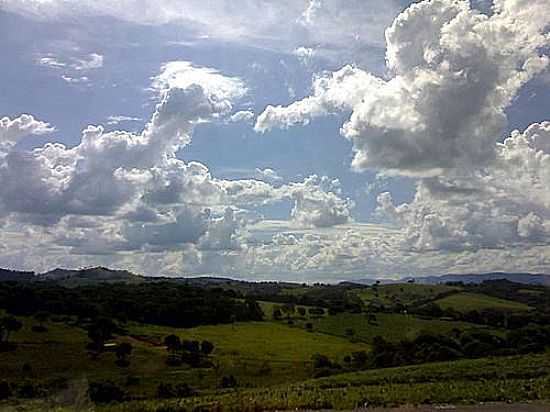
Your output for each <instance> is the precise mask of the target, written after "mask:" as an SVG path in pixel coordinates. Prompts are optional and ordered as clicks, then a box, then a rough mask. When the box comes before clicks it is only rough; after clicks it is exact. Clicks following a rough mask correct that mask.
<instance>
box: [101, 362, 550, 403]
mask: <svg viewBox="0 0 550 412" xmlns="http://www.w3.org/2000/svg"><path fill="white" fill-rule="evenodd" d="M549 368H550V356H549V355H535V356H523V357H518V356H516V357H507V358H494V359H493V358H490V359H476V360H461V361H455V362H441V363H433V364H427V365H418V366H408V367H400V368H389V369H379V370H371V371H365V372H357V373H348V374H341V375H337V376H333V377H328V378H322V379H316V380H310V381H306V382H304V383H301V384H294V385H280V386H277V387H272V388H265V389H257V390H231V391H226V392H224V393H217V394H216V393H212V394H206V395H204V396H201V397H195V398H189V399H182V400H177V401H165V402H130V403H126V404H120V405H112V406H108V407H104V408H103V409H102V410H104V411H109V412H110V411H113V412H126V411H136V412H140V411H143V412H146V411H147V412H153V411H161V410H165V411H193V410H204V411H210V410H212V411H255V410H281V409H283V410H284V409H287V410H290V409H330V408H332V409H353V408H355V407H358V406H366V405H368V406H393V405H400V404H425V403H461V404H469V403H477V402H488V401H502V402H517V401H525V400H539V399H549V398H550V376H549V370H550V369H549Z"/></svg>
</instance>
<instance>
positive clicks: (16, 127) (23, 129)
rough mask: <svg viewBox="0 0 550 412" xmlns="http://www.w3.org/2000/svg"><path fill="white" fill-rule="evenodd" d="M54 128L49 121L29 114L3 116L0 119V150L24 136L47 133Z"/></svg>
mask: <svg viewBox="0 0 550 412" xmlns="http://www.w3.org/2000/svg"><path fill="white" fill-rule="evenodd" d="M54 130H55V128H54V127H52V126H50V124H49V123H46V122H43V121H40V120H36V119H35V118H34V117H33V116H31V115H29V114H22V115H21V116H19V117H16V118H14V119H10V118H9V117H3V118H1V119H0V152H1V151H2V150H6V147H7V146H13V145H15V144H16V143H17V142H18V141H19V140H20V139H21V138H23V137H25V136H28V135H41V134H47V133H51V132H53V131H54Z"/></svg>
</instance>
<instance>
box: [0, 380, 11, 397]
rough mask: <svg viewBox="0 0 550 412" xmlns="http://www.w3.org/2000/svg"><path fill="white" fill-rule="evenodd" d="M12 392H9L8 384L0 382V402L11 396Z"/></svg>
mask: <svg viewBox="0 0 550 412" xmlns="http://www.w3.org/2000/svg"><path fill="white" fill-rule="evenodd" d="M12 394H13V391H12V390H11V387H10V384H9V383H8V382H6V381H1V382H0V401H2V400H4V399H8V398H9V397H10V396H12Z"/></svg>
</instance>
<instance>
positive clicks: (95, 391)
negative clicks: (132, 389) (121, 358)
mask: <svg viewBox="0 0 550 412" xmlns="http://www.w3.org/2000/svg"><path fill="white" fill-rule="evenodd" d="M89 394H90V399H91V400H92V401H93V402H95V403H110V402H121V401H123V400H124V396H125V394H124V391H123V390H122V389H121V388H119V387H118V386H117V385H116V384H114V383H113V382H111V381H105V382H92V383H90V388H89Z"/></svg>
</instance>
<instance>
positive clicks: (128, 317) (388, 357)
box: [0, 279, 550, 411]
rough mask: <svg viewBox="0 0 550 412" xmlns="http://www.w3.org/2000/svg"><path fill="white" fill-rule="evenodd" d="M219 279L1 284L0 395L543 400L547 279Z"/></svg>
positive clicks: (223, 406) (138, 403)
mask: <svg viewBox="0 0 550 412" xmlns="http://www.w3.org/2000/svg"><path fill="white" fill-rule="evenodd" d="M215 285H216V286H215V287H214V286H210V285H209V284H208V283H206V284H204V285H199V286H189V285H180V284H177V283H166V282H165V283H160V284H152V285H148V284H143V283H136V282H129V283H128V284H118V283H110V284H109V285H108V286H105V287H104V286H103V284H98V285H93V282H92V284H91V282H90V279H86V283H85V284H84V285H83V286H78V285H75V284H74V282H72V283H71V284H70V289H67V288H66V287H65V286H60V285H56V284H55V283H47V284H36V285H35V284H30V283H25V284H17V283H5V284H2V283H0V307H1V308H2V311H1V312H0V318H1V319H2V322H4V323H2V325H4V326H2V327H3V328H4V331H8V330H10V331H11V332H10V333H9V335H8V334H7V333H5V332H3V337H2V339H3V341H2V346H1V347H2V351H1V352H0V362H1V364H2V368H1V369H0V410H7V411H11V410H14V411H15V410H18V411H26V410H28V411H34V410H45V409H52V410H59V411H65V410H66V411H70V410H86V409H89V410H92V409H93V410H97V411H166V410H170V411H172V410H173V411H195V410H201V411H210V410H213V411H214V410H215V411H247V410H250V411H252V410H280V409H292V410H294V409H300V408H307V409H330V408H331V409H352V408H355V407H358V406H365V405H367V406H370V407H387V406H398V405H404V404H408V405H420V404H426V403H429V404H438V403H454V404H473V403H474V404H475V403H477V402H486V401H500V402H519V401H528V400H547V399H550V373H549V372H548V371H549V370H550V356H549V355H548V352H547V349H548V348H547V345H548V342H549V341H550V330H549V328H548V327H547V326H546V325H547V323H548V318H546V317H545V316H546V315H545V313H546V309H545V307H546V306H545V305H546V302H547V299H548V296H549V294H548V289H546V288H544V287H540V286H532V287H531V286H525V285H517V284H512V283H502V282H500V283H498V282H497V283H494V284H492V285H479V286H476V285H471V286H469V285H454V284H453V285H417V284H410V283H407V284H390V285H373V286H369V287H365V286H361V287H359V286H357V285H347V286H330V285H313V286H304V285H299V286H296V287H289V286H288V285H284V287H278V286H277V285H276V284H265V285H264V284H258V286H255V285H254V284H252V283H250V284H243V283H231V282H226V283H224V284H223V288H220V287H218V285H220V281H219V280H216V284H215ZM289 291H290V292H289ZM132 294H139V295H140V296H142V297H143V298H142V299H141V300H139V301H137V302H133V303H132V304H133V305H134V306H133V309H132V310H129V308H127V307H121V306H120V305H119V304H118V303H117V300H116V299H117V298H119V299H120V298H121V297H122V298H123V299H126V298H124V297H125V296H131V295H132ZM150 294H153V295H154V296H151V297H150V298H149V297H148V295H150ZM23 295H24V296H25V300H26V301H27V302H30V303H31V305H26V306H22V305H20V304H19V301H14V300H13V296H23ZM98 295H99V296H98ZM44 296H47V299H48V300H47V301H43V300H42V299H43V297H44ZM68 296H69V297H70V298H68ZM19 300H21V298H20V299H19ZM52 302H55V305H52ZM98 302H101V303H100V304H98ZM150 302H157V303H155V306H151V303H150ZM206 302H215V306H213V307H212V306H210V307H208V306H206V305H207V303H206ZM90 305H95V306H93V308H94V309H93V310H91V309H90V308H91V306H90ZM223 305H225V307H226V308H227V312H226V313H220V312H219V310H220V309H223V307H224V306H223ZM118 308H120V309H118ZM116 310H119V311H118V312H117V311H116ZM169 310H171V311H172V312H169ZM150 311H154V312H153V313H151V312H150ZM164 313H167V314H168V315H167V316H166V317H164V316H165V315H163V314H164ZM174 313H178V314H179V315H178V317H176V316H174ZM195 314H198V316H195ZM10 325H11V326H10ZM180 325H181V326H180ZM186 325H193V326H186ZM10 328H11V329H10ZM105 328H106V329H105ZM121 348H124V351H123V350H121ZM1 399H3V400H1Z"/></svg>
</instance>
